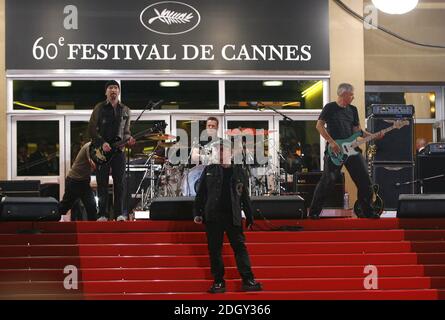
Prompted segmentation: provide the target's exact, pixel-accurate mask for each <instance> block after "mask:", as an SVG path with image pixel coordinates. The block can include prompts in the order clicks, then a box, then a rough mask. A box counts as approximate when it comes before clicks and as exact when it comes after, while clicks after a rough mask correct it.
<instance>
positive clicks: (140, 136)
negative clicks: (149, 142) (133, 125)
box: [112, 128, 155, 148]
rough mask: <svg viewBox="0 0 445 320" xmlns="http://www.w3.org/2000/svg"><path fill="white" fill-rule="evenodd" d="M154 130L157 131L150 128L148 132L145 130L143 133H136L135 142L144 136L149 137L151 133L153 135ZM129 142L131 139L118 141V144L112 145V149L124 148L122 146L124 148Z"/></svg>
mask: <svg viewBox="0 0 445 320" xmlns="http://www.w3.org/2000/svg"><path fill="white" fill-rule="evenodd" d="M154 130H155V129H154V128H150V129H147V130H143V131H141V132H138V133H136V134H135V135H134V136H133V138H134V139H135V140H137V139H139V138H142V137H143V136H145V135H147V134H149V133H152V132H153V131H154ZM128 140H130V138H128V139H125V140H122V141H117V142H115V143H113V144H112V147H114V148H119V147H122V146H124V145H125V144H126V143H127V142H128Z"/></svg>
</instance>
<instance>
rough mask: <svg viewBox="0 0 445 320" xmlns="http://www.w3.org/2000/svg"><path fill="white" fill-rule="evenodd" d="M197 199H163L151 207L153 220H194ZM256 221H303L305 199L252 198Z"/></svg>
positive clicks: (155, 200) (155, 201)
mask: <svg viewBox="0 0 445 320" xmlns="http://www.w3.org/2000/svg"><path fill="white" fill-rule="evenodd" d="M194 200H195V197H162V198H156V199H154V200H153V202H152V203H151V206H150V219H152V220H193V205H194ZM251 203H252V209H253V212H254V218H255V219H262V218H263V217H264V218H266V219H302V218H304V217H305V216H306V209H305V206H304V199H303V198H301V197H300V196H269V197H252V198H251Z"/></svg>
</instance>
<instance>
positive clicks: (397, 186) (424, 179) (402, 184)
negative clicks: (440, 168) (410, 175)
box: [395, 174, 445, 194]
mask: <svg viewBox="0 0 445 320" xmlns="http://www.w3.org/2000/svg"><path fill="white" fill-rule="evenodd" d="M444 177H445V174H439V175H436V176H431V177H427V178H423V179H416V180H412V181H406V182H397V183H396V184H395V186H396V188H400V187H401V186H407V185H410V184H416V183H419V184H420V194H423V182H424V181H429V180H434V179H439V178H444Z"/></svg>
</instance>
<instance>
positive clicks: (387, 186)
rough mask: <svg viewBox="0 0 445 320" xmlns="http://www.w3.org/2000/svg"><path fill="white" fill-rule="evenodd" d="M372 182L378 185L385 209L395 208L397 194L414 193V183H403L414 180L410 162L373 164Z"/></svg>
mask: <svg viewBox="0 0 445 320" xmlns="http://www.w3.org/2000/svg"><path fill="white" fill-rule="evenodd" d="M372 178H373V183H375V184H378V185H379V190H380V191H379V194H380V196H381V197H382V199H383V204H384V208H385V209H386V210H396V209H397V203H398V199H399V195H400V194H402V193H404V194H412V193H414V184H408V185H405V184H403V183H404V182H408V181H412V180H414V166H413V165H412V164H409V165H408V164H387V163H382V164H380V163H379V164H377V163H374V164H373V174H372Z"/></svg>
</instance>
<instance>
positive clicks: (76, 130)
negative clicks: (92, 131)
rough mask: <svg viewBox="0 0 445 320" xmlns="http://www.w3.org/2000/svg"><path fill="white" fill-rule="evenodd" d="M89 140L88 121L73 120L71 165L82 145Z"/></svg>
mask: <svg viewBox="0 0 445 320" xmlns="http://www.w3.org/2000/svg"><path fill="white" fill-rule="evenodd" d="M89 140H90V138H89V136H88V121H71V165H72V164H73V163H74V160H75V159H76V157H77V154H78V153H79V151H80V149H81V148H82V146H83V145H84V144H85V143H87V142H88V141H89Z"/></svg>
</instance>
